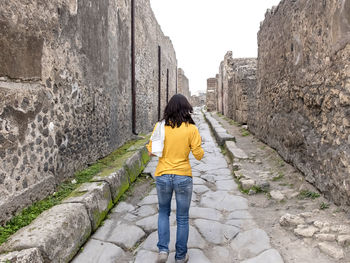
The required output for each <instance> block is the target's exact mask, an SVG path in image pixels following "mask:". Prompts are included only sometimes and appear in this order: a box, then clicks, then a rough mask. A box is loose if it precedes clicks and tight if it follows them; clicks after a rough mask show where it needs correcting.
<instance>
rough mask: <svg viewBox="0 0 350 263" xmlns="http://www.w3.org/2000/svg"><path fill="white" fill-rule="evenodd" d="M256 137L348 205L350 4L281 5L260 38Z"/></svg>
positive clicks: (348, 0) (346, 0) (315, 0)
mask: <svg viewBox="0 0 350 263" xmlns="http://www.w3.org/2000/svg"><path fill="white" fill-rule="evenodd" d="M258 46H259V58H258V87H257V99H258V108H257V109H256V111H255V112H254V113H253V114H256V115H257V118H256V119H255V120H254V123H253V125H250V127H251V128H252V130H253V132H254V133H255V134H256V135H257V136H258V137H259V138H260V139H262V140H263V141H265V142H266V143H268V144H269V145H271V146H272V147H274V148H275V149H277V151H278V152H279V153H280V154H281V155H282V156H283V158H284V159H286V160H287V161H290V162H292V163H293V164H294V165H295V166H296V167H297V168H299V169H300V170H301V171H302V172H303V173H304V174H305V176H306V179H307V180H308V181H309V182H311V183H313V184H314V185H315V186H316V187H318V188H319V189H320V190H321V191H322V192H323V193H325V194H326V196H327V197H329V198H331V199H332V200H333V201H335V203H336V204H347V205H349V204H350V64H349V57H350V0H341V1H339V0H329V1H319V0H308V1H306V0H298V1H287V0H283V1H281V2H280V4H279V5H278V6H277V7H276V8H273V9H272V10H269V11H268V12H267V13H266V16H265V21H264V22H263V23H262V24H261V27H260V31H259V33H258Z"/></svg>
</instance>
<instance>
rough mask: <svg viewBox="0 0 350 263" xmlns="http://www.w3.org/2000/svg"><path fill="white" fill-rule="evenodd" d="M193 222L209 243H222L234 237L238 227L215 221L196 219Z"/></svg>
mask: <svg viewBox="0 0 350 263" xmlns="http://www.w3.org/2000/svg"><path fill="white" fill-rule="evenodd" d="M194 224H195V225H196V227H197V228H198V230H199V232H200V233H201V234H202V236H203V237H204V238H205V239H206V240H207V241H208V242H210V243H213V244H217V245H220V244H224V243H226V242H227V241H230V240H231V239H232V238H234V237H235V236H236V235H237V234H238V232H239V228H238V227H235V226H231V225H224V224H221V223H219V222H216V221H211V220H205V219H196V220H194Z"/></svg>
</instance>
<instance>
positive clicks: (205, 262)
mask: <svg viewBox="0 0 350 263" xmlns="http://www.w3.org/2000/svg"><path fill="white" fill-rule="evenodd" d="M188 255H189V261H188V263H197V262H198V263H199V262H200V263H211V262H210V261H209V259H208V258H207V257H206V256H205V255H204V253H203V252H202V251H201V250H199V249H189V250H188Z"/></svg>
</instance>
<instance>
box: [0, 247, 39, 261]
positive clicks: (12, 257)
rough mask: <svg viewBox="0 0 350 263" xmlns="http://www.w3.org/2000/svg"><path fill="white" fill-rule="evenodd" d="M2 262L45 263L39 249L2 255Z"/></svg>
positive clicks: (0, 259) (0, 257)
mask: <svg viewBox="0 0 350 263" xmlns="http://www.w3.org/2000/svg"><path fill="white" fill-rule="evenodd" d="M0 262H5V263H7V262H16V263H44V259H43V258H42V256H41V254H40V250H39V249H38V248H29V249H24V250H21V251H14V252H10V253H7V254H1V255H0Z"/></svg>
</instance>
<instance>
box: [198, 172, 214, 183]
mask: <svg viewBox="0 0 350 263" xmlns="http://www.w3.org/2000/svg"><path fill="white" fill-rule="evenodd" d="M215 176H216V175H212V174H208V173H205V174H202V175H201V178H203V179H204V180H205V181H207V182H209V183H215V181H216V180H215Z"/></svg>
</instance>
